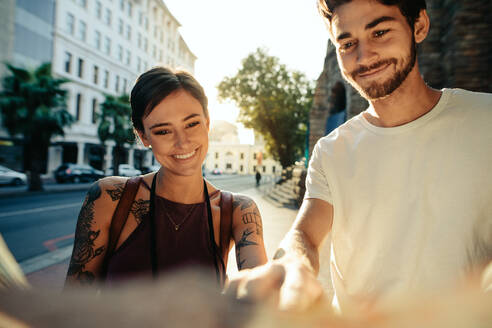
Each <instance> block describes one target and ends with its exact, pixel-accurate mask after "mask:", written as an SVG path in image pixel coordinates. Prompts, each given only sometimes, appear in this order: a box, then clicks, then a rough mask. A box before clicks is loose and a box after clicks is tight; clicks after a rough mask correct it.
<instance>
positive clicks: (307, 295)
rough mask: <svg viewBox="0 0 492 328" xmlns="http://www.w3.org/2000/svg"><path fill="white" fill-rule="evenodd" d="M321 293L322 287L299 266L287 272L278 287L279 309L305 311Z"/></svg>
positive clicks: (311, 275)
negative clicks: (280, 285)
mask: <svg viewBox="0 0 492 328" xmlns="http://www.w3.org/2000/svg"><path fill="white" fill-rule="evenodd" d="M322 295H323V287H322V286H321V284H320V282H319V281H318V280H317V279H316V277H315V276H314V275H313V274H312V273H311V272H309V271H307V270H305V269H302V268H299V270H291V271H290V272H288V273H287V275H286V277H285V281H284V283H283V285H282V288H281V289H280V295H279V304H278V307H279V309H280V310H285V311H305V310H307V309H308V308H309V307H311V306H312V305H314V304H315V303H316V302H317V301H318V300H319V299H320V298H321V296H322Z"/></svg>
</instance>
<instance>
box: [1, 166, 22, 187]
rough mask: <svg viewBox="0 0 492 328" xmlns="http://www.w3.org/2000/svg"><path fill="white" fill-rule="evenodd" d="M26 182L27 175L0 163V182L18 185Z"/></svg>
mask: <svg viewBox="0 0 492 328" xmlns="http://www.w3.org/2000/svg"><path fill="white" fill-rule="evenodd" d="M26 183H27V176H26V175H25V174H24V173H21V172H17V171H14V170H11V169H9V168H8V167H5V166H2V165H0V184H10V185H14V186H19V185H22V184H26Z"/></svg>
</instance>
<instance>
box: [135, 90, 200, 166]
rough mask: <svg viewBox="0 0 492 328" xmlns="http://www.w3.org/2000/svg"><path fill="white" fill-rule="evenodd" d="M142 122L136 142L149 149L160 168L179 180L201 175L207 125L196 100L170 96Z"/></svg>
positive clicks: (179, 93)
mask: <svg viewBox="0 0 492 328" xmlns="http://www.w3.org/2000/svg"><path fill="white" fill-rule="evenodd" d="M142 122H143V126H144V131H143V132H142V131H138V134H139V135H140V139H141V140H142V142H143V144H144V145H145V146H146V147H148V146H152V152H153V153H154V156H155V158H156V159H157V161H158V162H159V163H160V164H161V165H162V166H163V167H165V168H166V169H167V170H168V171H169V172H170V173H173V174H175V175H179V176H191V175H198V174H199V175H200V176H201V175H202V170H201V168H202V163H203V161H204V159H205V156H206V154H207V151H208V130H209V125H210V122H209V119H208V118H206V117H205V114H204V113H203V108H202V105H201V104H200V102H199V101H198V100H197V99H195V98H194V97H193V96H191V95H190V94H189V93H188V92H186V91H184V90H178V91H176V92H173V93H171V94H170V95H169V96H167V97H166V98H164V100H162V101H161V102H160V103H159V104H158V105H157V106H156V107H154V109H153V110H152V111H151V112H150V114H149V115H148V116H147V117H145V118H144V119H143V121H142Z"/></svg>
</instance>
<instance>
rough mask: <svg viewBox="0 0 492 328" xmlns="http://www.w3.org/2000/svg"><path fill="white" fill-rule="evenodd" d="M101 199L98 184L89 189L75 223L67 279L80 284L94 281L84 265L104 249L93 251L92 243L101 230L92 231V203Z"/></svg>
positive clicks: (92, 274) (93, 277)
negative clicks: (73, 278) (73, 279)
mask: <svg viewBox="0 0 492 328" xmlns="http://www.w3.org/2000/svg"><path fill="white" fill-rule="evenodd" d="M99 197H101V188H100V187H99V183H95V184H94V185H92V187H91V188H90V189H89V191H88V193H87V197H86V198H85V202H84V205H82V209H81V210H80V214H79V219H78V221H77V229H76V230H77V231H76V234H75V241H74V246H73V253H72V258H71V260H70V266H69V268H68V273H67V277H70V276H74V277H75V279H76V280H79V281H80V283H81V284H84V285H85V284H91V283H92V282H94V280H95V276H94V273H92V272H90V271H86V270H85V265H86V264H87V263H89V262H90V261H91V260H92V259H94V258H95V257H97V256H99V255H101V254H102V252H103V251H104V249H105V247H104V246H101V247H99V248H97V249H94V247H95V246H94V241H95V240H96V239H97V238H98V237H99V234H100V232H101V230H97V231H94V230H92V224H93V221H94V202H95V201H96V200H97V199H98V198H99Z"/></svg>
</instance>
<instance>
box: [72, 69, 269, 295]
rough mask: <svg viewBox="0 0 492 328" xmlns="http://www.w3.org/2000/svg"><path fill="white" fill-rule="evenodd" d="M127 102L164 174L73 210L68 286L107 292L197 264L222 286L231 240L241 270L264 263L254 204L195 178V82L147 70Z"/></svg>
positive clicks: (202, 127) (119, 182) (203, 132)
mask: <svg viewBox="0 0 492 328" xmlns="http://www.w3.org/2000/svg"><path fill="white" fill-rule="evenodd" d="M130 102H131V107H132V123H133V126H134V128H135V131H136V133H137V134H138V137H139V138H140V140H141V142H142V144H143V145H144V146H145V147H147V148H149V149H150V150H151V151H152V153H153V155H154V157H155V158H156V160H157V161H158V162H159V163H160V165H161V167H160V169H159V170H158V171H157V172H151V173H148V174H146V175H142V176H139V177H136V178H130V179H128V178H125V177H115V176H112V177H106V178H104V179H102V180H99V181H98V182H96V183H95V184H93V185H92V187H91V188H90V190H89V192H88V193H87V197H86V199H85V202H84V204H83V206H82V209H81V210H80V214H79V218H78V222H77V228H76V232H75V243H74V249H73V253H72V257H71V260H70V265H69V269H68V274H67V280H66V282H67V284H69V285H85V284H92V283H94V282H96V281H105V283H106V284H109V285H110V284H111V283H112V282H114V281H117V280H124V279H129V278H135V277H142V276H143V277H145V276H153V277H157V275H158V274H159V273H161V272H167V271H170V270H175V269H179V268H182V267H184V266H188V265H198V266H202V267H203V268H204V269H205V270H206V271H208V272H210V274H211V275H213V276H214V277H216V278H217V279H218V280H219V281H220V283H221V284H223V283H224V281H225V272H226V266H227V255H228V253H229V250H230V247H231V239H232V240H233V241H234V242H235V245H236V260H237V266H238V269H239V270H241V269H245V268H252V267H254V266H257V265H259V264H263V263H265V262H266V254H265V249H264V243H263V235H262V233H263V232H262V221H261V216H260V213H259V211H258V208H257V206H256V204H255V203H254V201H253V200H252V199H251V198H249V197H247V196H244V195H241V194H233V195H232V194H231V193H228V192H225V191H223V190H222V191H221V190H219V189H217V188H216V187H215V186H213V185H212V184H211V183H210V182H209V181H207V180H206V179H204V178H203V176H202V164H203V161H204V159H205V156H206V154H207V149H208V141H209V140H208V132H209V125H210V117H209V113H208V109H207V97H206V95H205V94H204V91H203V88H202V87H201V86H200V84H199V83H198V82H197V81H196V80H195V78H194V77H193V76H191V75H190V74H189V73H186V72H183V71H172V70H170V69H167V68H164V67H156V68H152V69H151V70H149V71H147V72H145V73H143V74H142V75H141V76H140V77H139V78H138V79H137V81H136V84H135V86H134V87H133V90H132V92H131V99H130ZM132 192H133V194H132ZM118 227H120V228H119V229H117V228H118Z"/></svg>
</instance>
